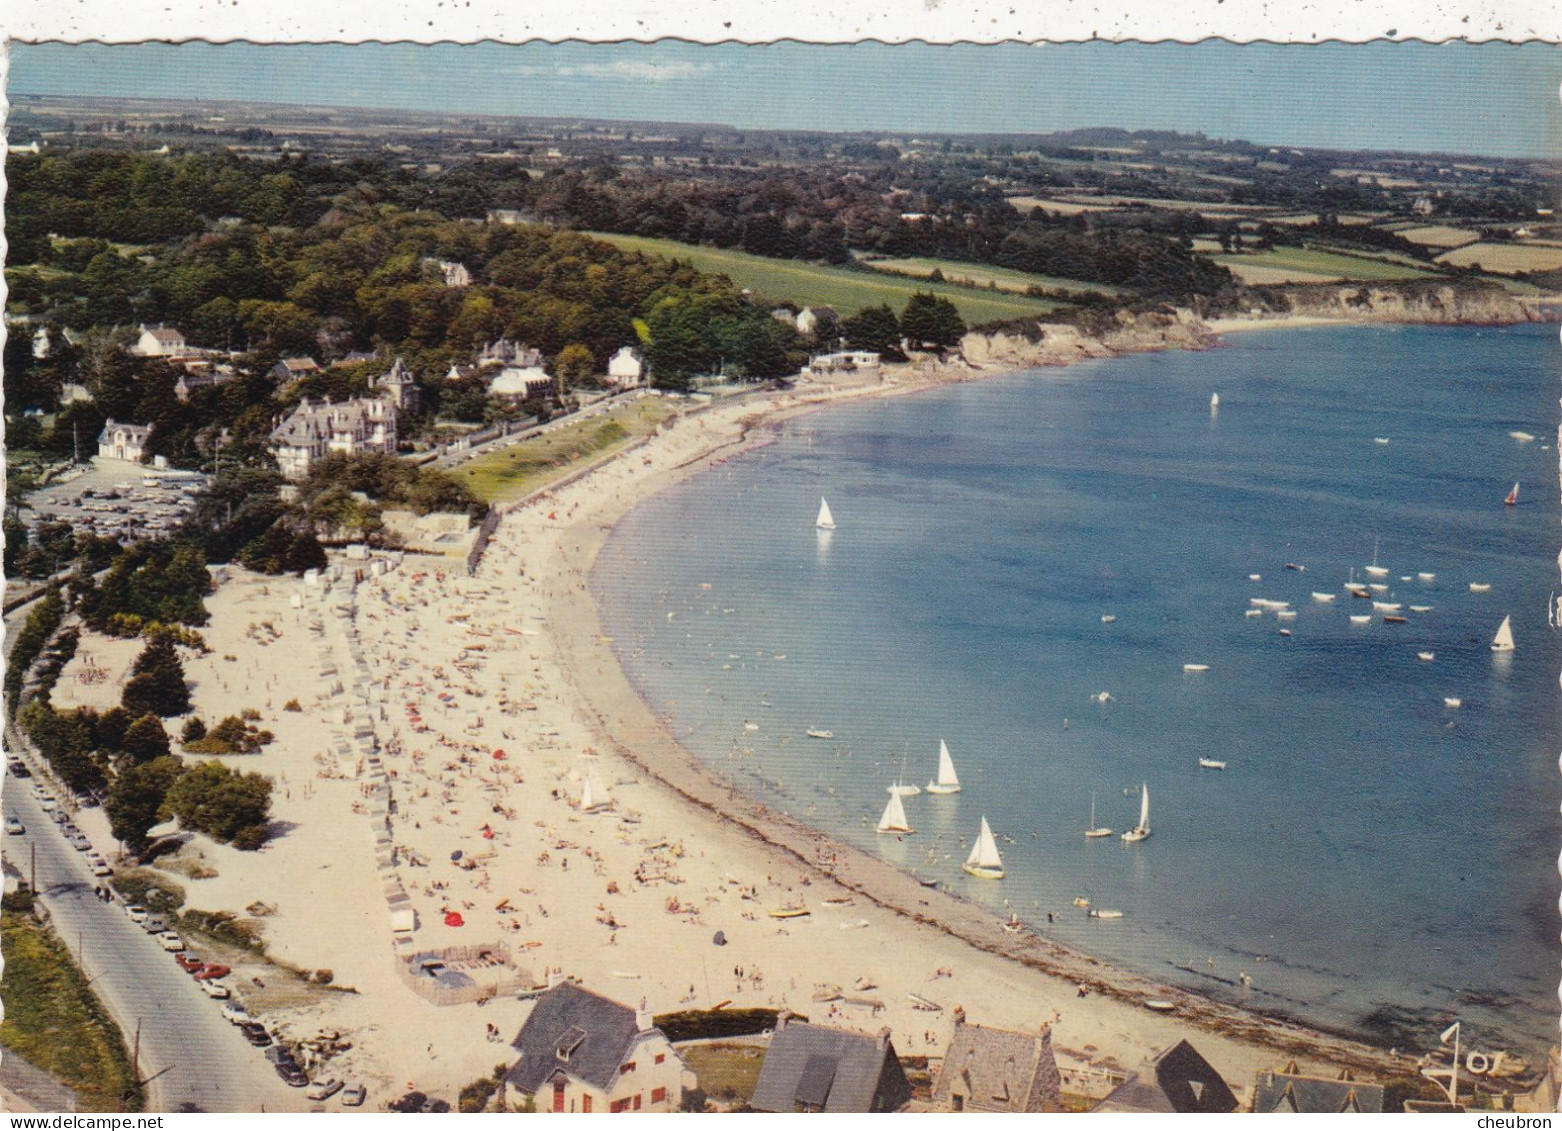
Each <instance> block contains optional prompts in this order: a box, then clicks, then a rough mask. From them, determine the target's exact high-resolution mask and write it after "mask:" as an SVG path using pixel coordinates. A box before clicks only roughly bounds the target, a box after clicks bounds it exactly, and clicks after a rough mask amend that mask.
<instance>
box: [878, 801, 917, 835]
mask: <svg viewBox="0 0 1562 1131" xmlns="http://www.w3.org/2000/svg"><path fill="white" fill-rule="evenodd" d="M915 831H916V830H915V829H913V828H912V827H911V822H909V821H908V820H906V807H905V805H903V804H902V803H901V800H900V794H898V793H894V792H891V793H890V795H889V804H888V805H886V806H884V814H883V816H881V817H880V818H879V832H881V833H889V834H890V835H892V836H898V835H900V834H902V833H910V832H915Z"/></svg>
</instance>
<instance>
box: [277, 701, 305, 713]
mask: <svg viewBox="0 0 1562 1131" xmlns="http://www.w3.org/2000/svg"><path fill="white" fill-rule="evenodd" d="M282 709H283V710H284V711H302V710H303V708H302V707H300V706H299V705H298V700H297V699H289V700H288V701H287V702H286V703H284V704H282Z"/></svg>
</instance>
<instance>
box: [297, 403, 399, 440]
mask: <svg viewBox="0 0 1562 1131" xmlns="http://www.w3.org/2000/svg"><path fill="white" fill-rule="evenodd" d="M394 419H395V417H394V415H393V410H391V409H390V407H389V406H388V405H386V404H385V403H384V402H383V401H372V400H366V399H362V398H358V399H354V400H350V401H342V402H341V403H340V404H332V403H331V402H329V401H324V402H311V401H310V400H308V398H305V399H304V400H302V401H300V402H299V404H298V407H297V408H296V409H294V410H293V413H292V415H290V416H289V417H288V418H287V419H286V420H284V421H283V422H282V423H281V424H279V425H277V427H275V428H273V429H272V431H271V438H272V440H274V441H275V442H276V443H278V444H283V445H286V446H289V447H295V448H308V447H313V446H314V445H316V444H320V443H324V442H325V441H327V440H329V439H330V438H331V437H332V436H334V435H335V434H336V433H338V432H346V433H349V434H351V435H354V436H365V435H369V434H371V433H372V432H373V430H374V426H375V424H377V423H382V422H383V423H385V424H387V425H388V424H389V423H390V422H391V421H393V420H394Z"/></svg>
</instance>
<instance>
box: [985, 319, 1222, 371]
mask: <svg viewBox="0 0 1562 1131" xmlns="http://www.w3.org/2000/svg"><path fill="white" fill-rule="evenodd" d="M1219 342H1220V339H1219V337H1218V336H1217V335H1216V334H1215V332H1214V331H1213V330H1211V329H1210V328H1209V327H1208V326H1206V325H1205V324H1204V323H1203V322H1201V321H1199V320H1198V318H1197V317H1196V316H1195V315H1194V314H1193V313H1192V312H1190V311H1186V310H1178V311H1175V312H1157V313H1150V314H1129V313H1128V312H1126V311H1123V312H1119V313H1118V314H1117V315H1116V316H1115V317H1114V318H1113V319H1112V321H1111V323H1110V324H1109V325H1107V326H1106V327H1105V328H1104V329H1103V330H1102V331H1100V332H1099V333H1090V332H1089V331H1087V330H1084V329H1081V328H1080V327H1078V326H1073V325H1069V324H1067V323H1052V322H1041V323H1037V325H1036V335H1035V336H1034V337H1033V336H1032V335H1030V334H1018V333H1007V332H998V333H990V334H984V333H970V334H967V335H966V336H965V337H964V338H962V339H961V341H960V352H961V354H962V355H963V356H964V357H965V360H966V362H967V363H968V364H970V365H971V366H972V367H974V368H977V369H982V368H986V367H988V366H1038V365H1068V364H1069V363H1071V362H1075V361H1081V360H1084V359H1086V358H1092V357H1117V356H1118V355H1120V354H1125V353H1149V352H1151V351H1154V350H1165V349H1186V350H1201V349H1209V348H1210V347H1212V346H1215V345H1218V344H1219Z"/></svg>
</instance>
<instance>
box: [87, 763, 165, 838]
mask: <svg viewBox="0 0 1562 1131" xmlns="http://www.w3.org/2000/svg"><path fill="white" fill-rule="evenodd" d="M182 773H184V766H183V764H182V763H181V762H180V761H179V759H178V758H175V757H173V756H172V755H169V756H167V757H163V758H155V759H153V760H152V761H150V762H147V763H145V764H142V765H136V766H126V767H125V769H124V770H123V771H121V772H120V775H119V777H118V778H116V779H115V781H114V784H113V785H112V786H111V787H110V788H109V791H108V797H107V798H106V799H105V800H104V802H103V811H104V812H105V813H106V814H108V824H109V830H110V831H111V832H113V834H114V837H115V839H117V840H120V841H123V842H124V844H125V847H126V848H128V849H130V850H131V851H132V852H134V853H136V854H137V855H140V854H141V853H142V852H145V851H146V845H147V833H148V832H149V831H150V830H151V829H152V827H153V826H154V825H156V824H157V823H158V822H159V821H161V820H163V817H162V816H161V813H162V809H163V803H164V802H165V801H166V800H167V798H168V791H169V790H170V789H171V788H172V787H173V784H174V782H176V781H178V780H179V776H180V775H181V774H182Z"/></svg>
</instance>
